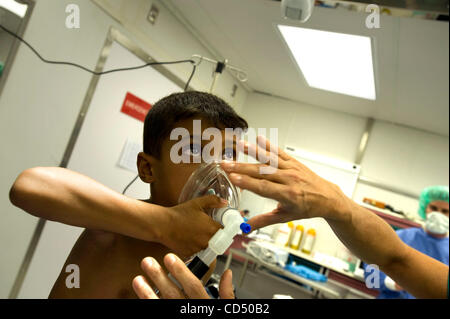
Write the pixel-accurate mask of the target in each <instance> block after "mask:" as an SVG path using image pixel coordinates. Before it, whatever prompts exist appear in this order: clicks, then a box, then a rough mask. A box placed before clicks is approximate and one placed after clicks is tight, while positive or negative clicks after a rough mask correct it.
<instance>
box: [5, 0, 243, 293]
mask: <svg viewBox="0 0 450 319" xmlns="http://www.w3.org/2000/svg"><path fill="white" fill-rule="evenodd" d="M70 3H72V1H65V0H62V1H54V0H39V1H37V2H36V6H35V8H34V10H33V14H32V16H31V18H30V21H29V24H28V26H27V29H26V32H25V34H24V38H25V39H26V40H28V41H29V42H30V43H31V44H32V45H33V46H35V48H36V49H37V50H38V51H39V52H40V53H41V54H42V55H43V56H44V57H46V58H48V59H54V60H65V61H71V62H75V63H79V64H81V65H83V66H86V67H88V68H91V69H94V68H95V66H96V63H97V60H98V57H99V55H100V51H101V49H102V47H103V45H104V42H105V39H106V36H107V33H108V30H109V28H110V26H115V27H116V28H117V29H119V30H120V31H121V32H123V33H124V34H126V35H127V36H129V38H131V39H133V40H134V41H135V43H137V44H138V45H139V46H140V47H142V48H143V49H144V50H146V51H147V52H148V53H149V54H150V55H152V56H153V57H154V58H155V59H157V60H160V61H163V60H164V61H172V60H179V59H186V58H189V57H191V55H192V54H201V55H206V56H211V55H210V53H209V52H208V51H207V50H206V49H205V48H204V47H203V46H202V45H201V44H200V43H199V42H198V41H197V40H196V39H195V38H194V37H193V36H192V35H190V34H189V33H188V32H187V31H186V30H185V29H183V27H182V26H181V25H180V24H179V23H178V22H177V20H176V19H175V18H173V17H172V16H171V15H170V14H169V13H168V12H166V11H165V10H164V8H162V7H161V8H160V16H159V23H160V25H159V26H158V27H155V28H154V29H152V27H151V25H150V24H148V23H146V22H145V21H144V20H145V17H146V12H148V9H149V6H150V2H149V1H133V2H130V1H127V3H129V4H130V5H128V6H127V11H126V12H124V14H127V15H128V18H129V19H134V21H135V22H134V23H135V24H139V27H135V29H140V31H136V30H134V29H133V30H131V27H130V28H128V26H127V24H126V23H124V22H122V24H123V25H125V27H124V26H123V25H121V24H120V23H118V22H117V20H115V19H113V18H111V17H110V16H108V15H107V14H106V13H105V12H104V11H103V10H101V9H100V8H99V7H98V6H97V5H95V4H94V3H93V2H92V1H89V0H83V1H77V2H76V3H77V4H78V5H79V7H80V14H81V28H80V29H67V28H66V27H65V20H66V17H67V14H66V12H65V9H66V6H67V5H68V4H70ZM114 3H117V4H119V3H122V4H123V3H124V1H122V2H119V1H114ZM131 3H133V5H131ZM147 5H148V8H146V6H147ZM133 12H134V13H133ZM129 30H131V31H129ZM130 34H136V37H133V36H131V35H130ZM211 68H212V67H211ZM211 68H209V66H208V65H207V64H204V65H202V66H201V67H200V68H199V72H198V73H197V74H196V76H195V77H194V79H193V81H192V86H193V87H194V88H195V89H197V90H203V91H207V90H208V89H209V85H210V81H211V74H212V69H211ZM169 69H170V70H171V71H172V72H173V73H174V74H175V75H177V76H178V77H180V79H182V80H184V81H185V80H187V78H188V77H189V75H190V71H191V70H192V67H191V66H190V65H178V66H172V67H170V68H169ZM90 80H91V75H90V74H88V73H86V72H84V71H81V70H79V69H74V68H71V67H65V66H54V65H48V64H44V63H42V62H41V61H40V60H39V59H38V58H37V57H36V56H35V55H33V54H32V53H31V51H30V50H29V49H28V48H26V47H25V46H23V45H21V46H20V47H19V50H18V52H17V55H16V59H15V61H14V64H13V65H12V68H11V71H10V73H9V75H8V79H7V81H6V84H5V87H4V89H3V92H2V94H1V96H0V145H1V147H2V151H1V152H0V164H1V167H2V169H1V170H0V172H1V173H0V174H1V175H0V194H1V195H0V212H1V215H0V261H1V262H0V298H7V297H8V295H9V292H10V290H11V287H12V285H13V282H14V279H15V277H16V275H17V272H18V269H19V266H20V265H21V262H22V260H23V258H24V255H25V253H26V249H27V247H28V244H29V242H30V239H31V237H32V234H33V231H34V229H35V226H36V224H37V221H38V219H37V218H35V217H33V216H31V215H28V214H26V213H24V212H23V211H21V210H20V209H18V208H16V207H14V206H13V205H12V204H10V202H9V199H8V192H9V189H10V187H11V185H12V183H13V182H14V180H15V178H16V177H17V176H18V175H19V173H20V172H22V171H23V170H25V169H27V168H30V167H36V166H58V165H59V164H60V162H61V160H62V156H63V154H64V151H65V148H66V145H67V142H68V140H69V137H70V134H71V132H72V129H73V127H74V124H75V121H76V119H77V116H78V112H79V110H80V107H81V105H82V103H83V100H84V98H85V95H86V91H87V88H88V85H89V83H90ZM234 84H235V82H234V81H232V80H231V77H230V76H229V75H224V76H223V77H222V78H221V79H220V82H219V83H218V86H217V91H216V93H218V94H219V95H221V96H222V97H223V98H224V99H226V100H227V101H228V102H229V103H230V104H231V105H232V106H233V107H235V108H236V110H238V111H239V110H240V108H242V105H243V102H244V101H245V98H246V91H245V90H244V89H243V88H242V87H240V85H239V83H236V84H237V85H238V86H239V89H238V91H237V94H236V96H235V98H232V97H231V96H230V94H229V92H230V88H231V87H232V86H233V85H234ZM149 85H151V83H149ZM121 102H122V101H118V103H121ZM55 240H57V238H55Z"/></svg>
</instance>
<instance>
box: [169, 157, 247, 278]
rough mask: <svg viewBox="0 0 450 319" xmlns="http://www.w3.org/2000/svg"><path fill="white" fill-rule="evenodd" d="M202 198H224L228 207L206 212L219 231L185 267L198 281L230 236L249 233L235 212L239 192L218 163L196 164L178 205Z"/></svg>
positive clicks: (224, 246)
mask: <svg viewBox="0 0 450 319" xmlns="http://www.w3.org/2000/svg"><path fill="white" fill-rule="evenodd" d="M206 195H216V196H218V197H220V198H222V199H225V200H227V201H228V206H227V207H222V208H213V209H209V211H207V213H208V214H209V215H210V216H211V217H212V218H213V219H214V220H215V221H216V222H218V223H220V224H222V226H223V228H221V229H219V230H218V231H217V232H216V233H215V234H214V235H213V236H212V237H211V239H210V240H209V242H208V247H207V248H206V249H204V250H202V251H201V252H199V253H198V254H197V255H196V257H195V258H194V260H193V261H192V262H191V263H190V264H189V265H188V267H189V269H190V270H191V271H192V272H193V273H194V274H195V275H196V276H197V278H202V277H203V275H204V274H205V273H206V272H207V271H208V270H209V266H210V265H211V263H212V262H213V261H214V259H215V258H216V257H217V256H218V255H222V254H223V253H224V252H225V251H226V250H227V248H228V247H230V245H231V244H232V243H233V238H234V236H236V235H237V234H241V233H249V232H250V230H251V229H250V225H249V224H247V223H246V222H245V221H244V219H243V218H242V216H241V214H240V212H239V210H238V207H239V193H238V191H237V189H236V187H235V186H234V185H233V184H232V183H231V182H230V180H229V179H228V176H227V174H226V173H225V171H224V170H222V168H221V167H220V165H219V163H218V162H212V163H209V164H202V165H200V166H199V167H198V168H197V170H195V171H194V172H193V173H192V175H191V176H190V177H189V179H188V181H187V182H186V184H185V186H184V188H183V190H182V191H181V194H180V198H179V200H178V202H179V203H184V202H186V201H188V200H191V199H194V198H197V197H201V196H206Z"/></svg>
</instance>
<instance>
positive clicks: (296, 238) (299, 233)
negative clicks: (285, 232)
mask: <svg viewBox="0 0 450 319" xmlns="http://www.w3.org/2000/svg"><path fill="white" fill-rule="evenodd" d="M303 232H304V227H303V226H302V225H297V226H296V227H295V232H294V235H293V236H292V241H291V245H290V247H291V248H292V249H299V248H300V244H301V242H302V238H303Z"/></svg>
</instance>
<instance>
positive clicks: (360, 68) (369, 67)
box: [278, 25, 376, 100]
mask: <svg viewBox="0 0 450 319" xmlns="http://www.w3.org/2000/svg"><path fill="white" fill-rule="evenodd" d="M278 28H279V30H280V32H281V34H282V35H283V37H284V39H285V41H286V43H287V45H288V47H289V49H290V50H291V52H292V55H293V56H294V58H295V60H296V62H297V64H298V65H299V67H300V69H301V71H302V73H303V75H304V77H305V79H306V81H307V82H308V85H309V86H311V87H314V88H318V89H322V90H327V91H332V92H337V93H342V94H347V95H351V96H356V97H361V98H365V99H370V100H375V99H376V93H375V80H374V73H373V60H372V45H371V41H370V38H369V37H364V36H358V35H350V34H343V33H336V32H327V31H320V30H314V29H306V28H298V27H291V26H285V25H278Z"/></svg>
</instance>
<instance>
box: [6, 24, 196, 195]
mask: <svg viewBox="0 0 450 319" xmlns="http://www.w3.org/2000/svg"><path fill="white" fill-rule="evenodd" d="M0 28H1V29H2V30H3V31H5V32H6V33H8V34H9V35H11V36H13V37H14V38H16V39H18V40H19V41H20V42H22V43H23V44H25V45H26V46H27V47H28V48H29V49H30V50H31V51H32V52H33V53H34V54H35V55H36V56H37V57H38V58H39V59H40V60H41V61H42V62H44V63H48V64H57V65H69V66H73V67H76V68H79V69H82V70H84V71H86V72H89V73H92V74H94V75H99V76H100V75H105V74H109V73H113V72H121V71H131V70H137V69H142V68H145V67H147V66H150V65H162V64H177V63H187V62H190V63H192V72H191V75H190V76H189V79H188V81H187V82H186V85H185V86H184V91H185V92H186V91H187V89H188V88H189V84H190V83H191V80H192V78H193V77H194V74H195V71H196V69H197V66H196V65H195V61H193V60H180V61H170V62H149V63H146V64H144V65H140V66H135V67H129V68H120V69H113V70H108V71H102V72H96V71H92V70H89V69H88V68H86V67H84V66H82V65H79V64H76V63H72V62H64V61H51V60H47V59H45V58H44V57H42V56H41V55H40V54H39V52H37V51H36V50H35V49H34V48H33V46H32V45H31V44H29V43H28V42H27V41H25V40H24V39H22V38H21V37H20V36H18V35H17V34H15V33H14V32H12V31H11V30H9V29H7V28H6V27H4V26H3V25H1V24H0ZM138 177H139V175H136V177H134V178H133V180H132V181H131V182H130V183H129V184H128V185H127V186H126V187H125V188H124V190H123V192H122V194H125V192H126V191H127V189H128V188H129V187H130V186H131V184H133V183H134V182H135V181H136V180H137V178H138Z"/></svg>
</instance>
